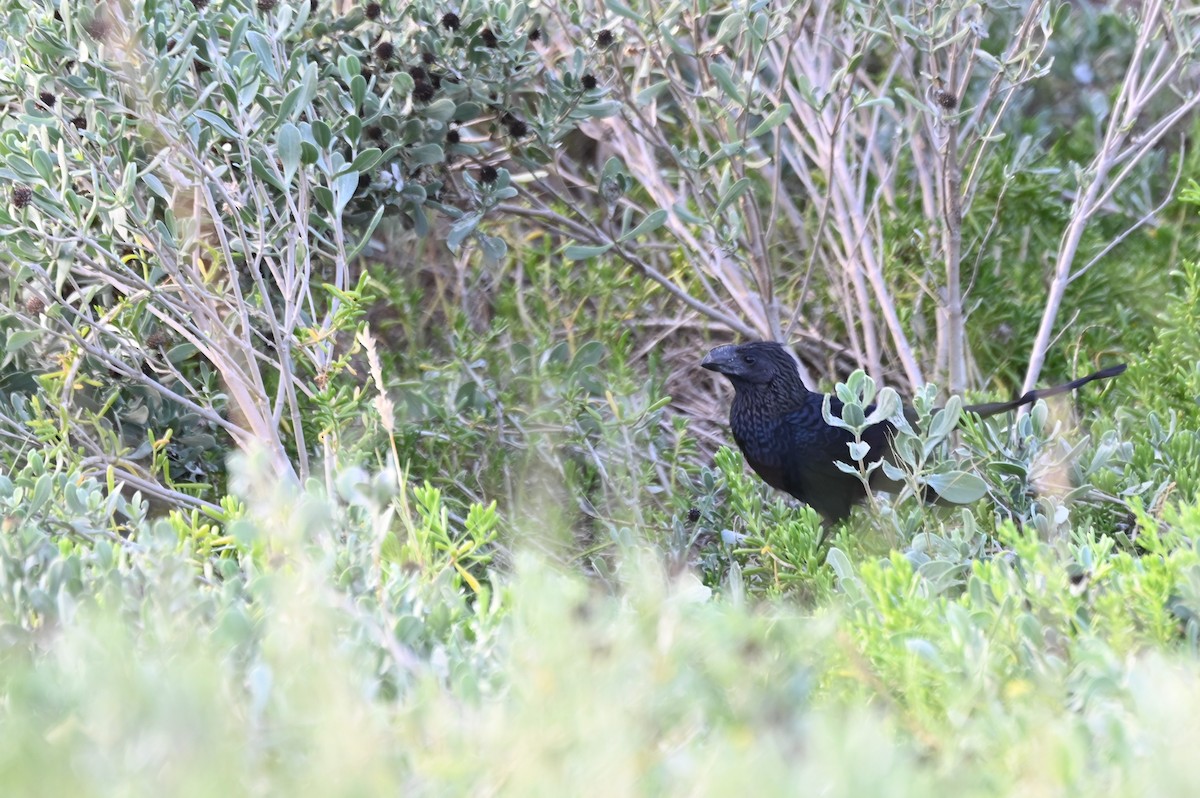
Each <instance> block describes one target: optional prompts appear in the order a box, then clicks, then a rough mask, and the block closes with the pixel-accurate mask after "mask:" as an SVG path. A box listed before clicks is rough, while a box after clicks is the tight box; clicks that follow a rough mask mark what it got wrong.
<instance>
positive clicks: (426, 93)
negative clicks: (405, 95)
mask: <svg viewBox="0 0 1200 798" xmlns="http://www.w3.org/2000/svg"><path fill="white" fill-rule="evenodd" d="M435 93H436V92H435V91H434V88H433V86H431V85H429V84H428V83H426V82H425V81H423V80H420V81H417V83H416V85H415V86H413V91H412V96H413V99H414V100H416V101H417V102H419V103H427V102H429V101H430V100H432V99H433V95H434V94H435Z"/></svg>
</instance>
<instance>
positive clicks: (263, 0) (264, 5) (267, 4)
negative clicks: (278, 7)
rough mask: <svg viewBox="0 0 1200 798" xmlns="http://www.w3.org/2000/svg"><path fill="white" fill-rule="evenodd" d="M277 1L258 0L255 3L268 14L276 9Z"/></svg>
mask: <svg viewBox="0 0 1200 798" xmlns="http://www.w3.org/2000/svg"><path fill="white" fill-rule="evenodd" d="M275 3H276V0H258V2H257V3H255V5H256V6H258V10H259V11H261V12H263V13H264V14H266V13H269V12H271V11H274V10H275Z"/></svg>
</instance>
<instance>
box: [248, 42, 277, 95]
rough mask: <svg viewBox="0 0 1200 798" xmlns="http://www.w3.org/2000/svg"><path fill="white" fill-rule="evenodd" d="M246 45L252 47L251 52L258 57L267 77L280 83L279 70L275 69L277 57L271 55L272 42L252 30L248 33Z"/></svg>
mask: <svg viewBox="0 0 1200 798" xmlns="http://www.w3.org/2000/svg"><path fill="white" fill-rule="evenodd" d="M246 44H248V45H250V51H251V52H253V53H254V54H255V55H256V56H258V63H259V64H260V65H261V66H262V68H263V71H264V72H266V73H267V77H269V78H270V79H271V80H273V81H275V82H276V83H278V82H279V70H278V69H276V68H275V57H274V55H272V53H271V40H270V39H268V38H267V37H266V36H263V35H262V34H261V33H259V32H258V31H255V30H252V31H247V32H246Z"/></svg>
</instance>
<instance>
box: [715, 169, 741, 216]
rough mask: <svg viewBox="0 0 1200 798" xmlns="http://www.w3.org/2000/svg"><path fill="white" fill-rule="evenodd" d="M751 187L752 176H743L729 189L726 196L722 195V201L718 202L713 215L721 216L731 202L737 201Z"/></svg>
mask: <svg viewBox="0 0 1200 798" xmlns="http://www.w3.org/2000/svg"><path fill="white" fill-rule="evenodd" d="M749 188H750V178H748V177H743V178H742V179H741V180H738V181H737V182H736V183H734V184H733V185H732V186H730V187H729V190H728V191H726V192H725V196H723V197H721V201H720V202H718V203H717V207H716V210H714V211H713V216H720V215H721V214H722V213H723V212H724V211H725V209H726V208H728V207H729V206H730V204H731V203H733V202H735V201H736V200H737V198H738V197H740V196H742V195H743V194H745V193H746V191H747V190H748V189H749Z"/></svg>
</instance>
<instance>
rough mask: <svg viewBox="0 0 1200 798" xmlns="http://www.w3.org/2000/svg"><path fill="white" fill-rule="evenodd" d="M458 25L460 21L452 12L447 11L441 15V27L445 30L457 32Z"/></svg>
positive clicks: (460, 23)
mask: <svg viewBox="0 0 1200 798" xmlns="http://www.w3.org/2000/svg"><path fill="white" fill-rule="evenodd" d="M460 25H462V20H461V19H459V18H458V14H455V13H454V12H453V11H447V12H446V13H445V14H443V15H442V27H443V28H445V29H446V30H458V27H459V26H460Z"/></svg>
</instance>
